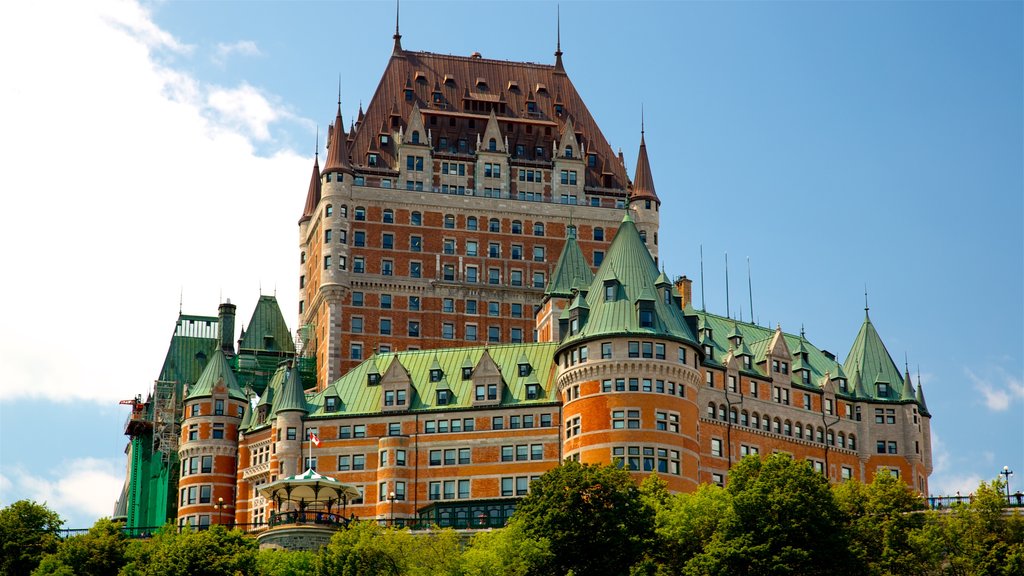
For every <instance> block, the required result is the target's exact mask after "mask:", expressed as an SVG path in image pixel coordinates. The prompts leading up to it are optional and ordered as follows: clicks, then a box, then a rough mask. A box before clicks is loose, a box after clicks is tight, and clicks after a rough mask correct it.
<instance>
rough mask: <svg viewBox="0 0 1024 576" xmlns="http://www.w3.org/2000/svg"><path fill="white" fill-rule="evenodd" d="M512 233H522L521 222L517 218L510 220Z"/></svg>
mask: <svg viewBox="0 0 1024 576" xmlns="http://www.w3.org/2000/svg"><path fill="white" fill-rule="evenodd" d="M512 233H513V234H522V233H523V223H522V222H520V221H519V220H513V221H512Z"/></svg>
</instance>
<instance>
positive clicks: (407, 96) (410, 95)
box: [405, 88, 413, 102]
mask: <svg viewBox="0 0 1024 576" xmlns="http://www.w3.org/2000/svg"><path fill="white" fill-rule="evenodd" d="M412 98H413V91H412V88H406V89H405V100H406V101H407V102H412Z"/></svg>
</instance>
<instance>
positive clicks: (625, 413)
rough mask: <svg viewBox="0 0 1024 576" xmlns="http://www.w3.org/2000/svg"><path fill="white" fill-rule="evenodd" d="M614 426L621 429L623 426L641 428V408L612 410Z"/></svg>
mask: <svg viewBox="0 0 1024 576" xmlns="http://www.w3.org/2000/svg"><path fill="white" fill-rule="evenodd" d="M612 428H613V429H616V430H621V429H623V428H629V429H638V428H640V411H639V410H613V411H612Z"/></svg>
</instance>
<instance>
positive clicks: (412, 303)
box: [409, 296, 420, 311]
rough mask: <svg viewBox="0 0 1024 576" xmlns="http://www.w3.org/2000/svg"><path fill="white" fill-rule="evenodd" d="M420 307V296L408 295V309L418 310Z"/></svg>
mask: <svg viewBox="0 0 1024 576" xmlns="http://www.w3.org/2000/svg"><path fill="white" fill-rule="evenodd" d="M419 309H420V297H419V296H409V310H412V311H418V310H419Z"/></svg>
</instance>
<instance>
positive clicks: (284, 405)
mask: <svg viewBox="0 0 1024 576" xmlns="http://www.w3.org/2000/svg"><path fill="white" fill-rule="evenodd" d="M286 370H287V372H286V373H285V375H284V382H283V383H282V384H281V396H280V397H279V398H275V399H274V414H278V413H280V412H286V411H290V410H294V411H298V412H305V413H307V414H308V413H309V408H308V407H307V406H306V394H305V392H303V389H302V377H301V376H300V375H299V366H298V364H292V365H291V366H289V367H287V368H286Z"/></svg>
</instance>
